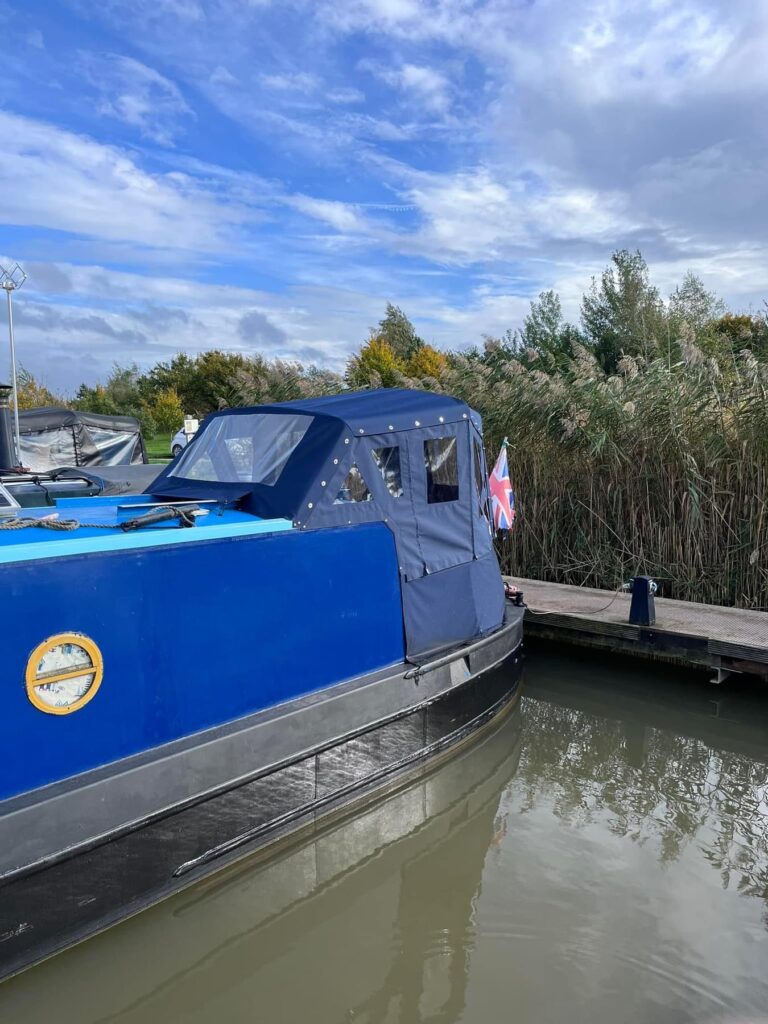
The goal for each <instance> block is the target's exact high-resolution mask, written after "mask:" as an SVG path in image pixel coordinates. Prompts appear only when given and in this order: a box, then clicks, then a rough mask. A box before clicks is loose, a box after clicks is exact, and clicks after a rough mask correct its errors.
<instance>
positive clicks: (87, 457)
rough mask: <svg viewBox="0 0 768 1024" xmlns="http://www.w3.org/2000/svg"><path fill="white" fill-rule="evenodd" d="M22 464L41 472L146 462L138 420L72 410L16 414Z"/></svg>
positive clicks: (52, 409) (34, 411) (34, 410)
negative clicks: (17, 415) (63, 468)
mask: <svg viewBox="0 0 768 1024" xmlns="http://www.w3.org/2000/svg"><path fill="white" fill-rule="evenodd" d="M19 434H20V441H21V453H20V454H21V463H22V465H23V466H25V467H26V468H28V469H31V470H33V471H34V472H38V473H44V472H49V471H50V470H52V469H58V468H61V467H77V466H82V467H88V466H128V465H136V464H139V463H145V462H146V461H147V456H146V452H145V449H144V441H143V440H142V437H141V429H140V427H139V421H138V420H136V419H134V418H133V417H132V416H102V415H97V414H96V413H90V412H80V411H78V410H74V409H55V408H46V409H30V410H27V411H24V412H20V413H19Z"/></svg>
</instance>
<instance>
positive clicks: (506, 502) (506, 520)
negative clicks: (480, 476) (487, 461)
mask: <svg viewBox="0 0 768 1024" xmlns="http://www.w3.org/2000/svg"><path fill="white" fill-rule="evenodd" d="M488 485H489V488H490V492H491V507H492V508H493V525H494V527H495V528H496V529H497V530H511V529H512V524H513V523H514V521H515V492H514V491H513V490H512V484H511V483H510V480H509V463H508V462H507V442H506V441H504V444H503V445H502V446H501V451H500V452H499V457H498V459H496V465H495V466H494V467H493V469H492V471H491V476H490V479H489V481H488Z"/></svg>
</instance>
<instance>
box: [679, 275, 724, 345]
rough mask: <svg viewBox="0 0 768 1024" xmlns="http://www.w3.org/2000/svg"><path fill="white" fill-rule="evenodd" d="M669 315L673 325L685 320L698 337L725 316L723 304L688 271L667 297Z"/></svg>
mask: <svg viewBox="0 0 768 1024" xmlns="http://www.w3.org/2000/svg"><path fill="white" fill-rule="evenodd" d="M669 313H670V317H671V319H672V321H673V323H680V322H681V321H683V320H685V322H686V323H687V324H688V325H689V326H690V327H691V328H692V329H693V331H694V332H695V334H696V336H697V337H699V336H700V335H701V334H703V333H704V332H706V331H707V330H708V329H709V328H710V327H711V325H712V321H714V320H717V319H719V318H720V317H721V316H723V315H724V314H725V303H724V302H723V300H722V299H719V298H718V297H717V295H715V293H714V292H709V291H707V289H706V288H705V287H704V282H703V281H702V280H701V278H700V277H697V276H696V274H694V273H693V272H692V271H690V270H689V271H688V273H687V274H686V275H685V277H684V278H683V281H682V284H679V285H678V286H677V288H675V290H674V291H673V292H672V294H671V295H670V297H669Z"/></svg>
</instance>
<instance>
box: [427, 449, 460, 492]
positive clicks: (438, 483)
mask: <svg viewBox="0 0 768 1024" xmlns="http://www.w3.org/2000/svg"><path fill="white" fill-rule="evenodd" d="M424 465H425V467H426V470H427V501H428V502H429V504H430V505H435V504H439V503H440V502H444V501H458V500H459V464H458V459H457V452H456V438H455V437H438V438H436V439H435V440H434V441H425V442H424Z"/></svg>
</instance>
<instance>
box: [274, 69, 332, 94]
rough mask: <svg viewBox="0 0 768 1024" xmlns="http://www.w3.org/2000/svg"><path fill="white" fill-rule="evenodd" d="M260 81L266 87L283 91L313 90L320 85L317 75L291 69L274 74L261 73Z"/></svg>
mask: <svg viewBox="0 0 768 1024" xmlns="http://www.w3.org/2000/svg"><path fill="white" fill-rule="evenodd" d="M261 81H262V83H263V84H264V85H265V86H266V87H267V88H268V89H277V90H279V91H284V92H305V93H306V92H315V90H316V89H319V88H320V85H321V82H320V79H319V78H318V77H317V75H311V74H309V73H308V72H306V71H292V72H284V73H282V74H274V75H267V74H263V75H261Z"/></svg>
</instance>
